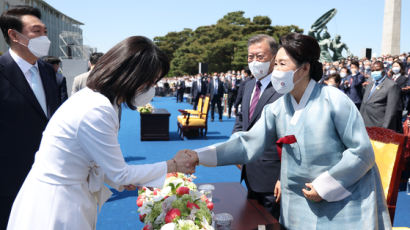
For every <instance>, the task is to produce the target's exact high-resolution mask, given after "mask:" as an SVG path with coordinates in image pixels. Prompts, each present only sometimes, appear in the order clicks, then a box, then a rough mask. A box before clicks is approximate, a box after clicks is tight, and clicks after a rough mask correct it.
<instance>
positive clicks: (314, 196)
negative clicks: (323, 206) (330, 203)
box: [302, 183, 322, 202]
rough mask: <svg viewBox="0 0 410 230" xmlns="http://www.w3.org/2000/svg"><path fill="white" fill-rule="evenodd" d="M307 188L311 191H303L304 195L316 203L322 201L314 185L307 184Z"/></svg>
mask: <svg viewBox="0 0 410 230" xmlns="http://www.w3.org/2000/svg"><path fill="white" fill-rule="evenodd" d="M305 185H306V187H308V188H309V189H310V190H307V189H305V188H304V189H302V192H303V195H304V196H305V197H306V198H307V199H309V200H311V201H314V202H319V201H322V197H320V196H319V194H318V193H317V192H316V189H315V188H314V187H313V185H312V183H306V184H305Z"/></svg>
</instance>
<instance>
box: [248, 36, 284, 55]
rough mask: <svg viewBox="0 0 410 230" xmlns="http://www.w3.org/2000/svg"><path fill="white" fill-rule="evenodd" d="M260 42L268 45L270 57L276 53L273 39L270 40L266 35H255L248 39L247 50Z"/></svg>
mask: <svg viewBox="0 0 410 230" xmlns="http://www.w3.org/2000/svg"><path fill="white" fill-rule="evenodd" d="M262 41H266V42H267V43H268V44H269V47H270V50H271V52H272V55H273V56H275V55H276V53H277V52H278V43H276V41H275V39H274V38H272V37H271V36H269V35H266V34H257V35H255V36H253V37H251V38H249V40H248V48H249V46H251V45H253V44H255V43H259V42H262Z"/></svg>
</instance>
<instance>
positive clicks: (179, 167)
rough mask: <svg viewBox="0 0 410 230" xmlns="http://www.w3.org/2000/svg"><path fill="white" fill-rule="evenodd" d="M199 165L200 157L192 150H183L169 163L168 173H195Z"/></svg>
mask: <svg viewBox="0 0 410 230" xmlns="http://www.w3.org/2000/svg"><path fill="white" fill-rule="evenodd" d="M197 165H198V155H197V154H196V152H195V151H192V150H188V149H185V150H181V151H178V153H177V154H176V155H175V156H174V158H172V159H171V160H168V161H167V166H168V172H169V173H170V172H182V173H186V174H192V173H195V167H196V166H197Z"/></svg>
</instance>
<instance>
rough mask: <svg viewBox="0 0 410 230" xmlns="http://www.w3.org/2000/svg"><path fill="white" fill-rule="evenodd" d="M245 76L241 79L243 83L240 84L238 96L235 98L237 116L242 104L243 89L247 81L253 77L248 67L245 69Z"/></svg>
mask: <svg viewBox="0 0 410 230" xmlns="http://www.w3.org/2000/svg"><path fill="white" fill-rule="evenodd" d="M242 72H243V78H242V79H241V84H240V85H239V89H238V95H237V96H236V100H235V116H238V113H240V112H241V111H239V105H241V104H242V97H243V90H244V88H245V83H246V82H247V81H249V80H251V79H252V74H251V71H249V69H248V68H247V69H246V70H243V71H242Z"/></svg>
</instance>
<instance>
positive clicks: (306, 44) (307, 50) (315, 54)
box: [280, 33, 323, 81]
mask: <svg viewBox="0 0 410 230" xmlns="http://www.w3.org/2000/svg"><path fill="white" fill-rule="evenodd" d="M280 48H284V49H285V50H286V52H287V53H288V54H289V55H290V56H291V57H292V58H293V59H295V60H296V62H297V63H296V64H297V65H298V66H300V65H302V64H304V63H309V64H310V70H309V77H310V78H311V79H314V80H316V81H319V80H320V79H321V78H322V76H323V69H322V63H320V62H319V57H320V47H319V44H318V42H317V41H316V39H315V38H313V37H311V36H307V35H303V34H299V33H289V34H287V35H284V36H282V37H281V39H280Z"/></svg>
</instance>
